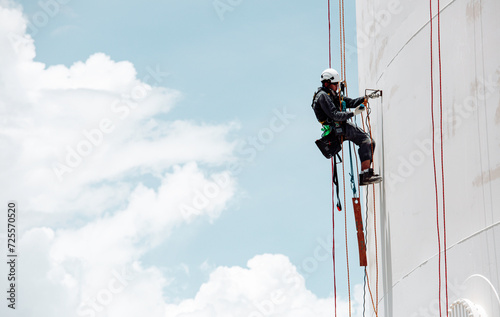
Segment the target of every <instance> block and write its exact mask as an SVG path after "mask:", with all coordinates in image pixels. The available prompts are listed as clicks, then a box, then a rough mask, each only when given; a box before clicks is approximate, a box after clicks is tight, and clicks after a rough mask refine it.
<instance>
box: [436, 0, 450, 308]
mask: <svg viewBox="0 0 500 317" xmlns="http://www.w3.org/2000/svg"><path fill="white" fill-rule="evenodd" d="M440 8H441V6H440V2H439V0H438V14H437V21H438V59H439V120H440V123H439V127H440V129H441V131H440V133H441V134H440V137H441V140H440V141H441V185H442V188H443V206H442V208H443V252H444V285H445V291H446V294H445V296H446V297H445V298H446V316H448V259H447V251H446V200H445V189H444V148H443V146H444V145H443V84H442V75H441V18H440V17H441V9H440Z"/></svg>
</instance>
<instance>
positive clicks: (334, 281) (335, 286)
mask: <svg viewBox="0 0 500 317" xmlns="http://www.w3.org/2000/svg"><path fill="white" fill-rule="evenodd" d="M331 161H332V175H333V173H334V171H333V170H334V168H335V164H334V162H333V158H332V159H331ZM334 187H335V184H334V183H333V178H332V228H333V243H332V257H333V298H334V301H335V317H337V275H336V274H335V190H334Z"/></svg>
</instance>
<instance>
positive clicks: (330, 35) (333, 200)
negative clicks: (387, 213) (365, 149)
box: [328, 0, 337, 317]
mask: <svg viewBox="0 0 500 317" xmlns="http://www.w3.org/2000/svg"><path fill="white" fill-rule="evenodd" d="M328 66H329V67H330V68H332V29H331V18H330V0H328ZM330 160H331V162H332V235H333V238H332V260H333V300H334V306H335V317H337V274H336V272H335V183H334V181H333V175H334V169H335V164H334V162H333V161H334V159H333V157H332V158H331V159H330Z"/></svg>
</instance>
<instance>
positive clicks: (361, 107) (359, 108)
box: [354, 105, 366, 116]
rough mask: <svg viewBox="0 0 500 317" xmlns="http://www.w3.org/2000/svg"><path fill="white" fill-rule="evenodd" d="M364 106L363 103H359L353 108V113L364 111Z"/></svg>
mask: <svg viewBox="0 0 500 317" xmlns="http://www.w3.org/2000/svg"><path fill="white" fill-rule="evenodd" d="M365 109H366V108H365V106H364V105H359V106H357V107H356V108H355V109H354V115H355V116H357V115H358V114H360V113H361V112H363V111H365Z"/></svg>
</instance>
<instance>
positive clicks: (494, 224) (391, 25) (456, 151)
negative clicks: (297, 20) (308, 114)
mask: <svg viewBox="0 0 500 317" xmlns="http://www.w3.org/2000/svg"><path fill="white" fill-rule="evenodd" d="M429 5H430V2H429V1H409V0H400V1H377V0H370V1H368V0H357V24H358V28H357V29H358V30H357V31H358V56H359V78H360V83H359V86H360V89H362V91H361V93H364V88H375V89H382V90H383V100H380V99H377V100H373V101H371V107H372V111H373V112H372V116H371V117H372V125H373V133H374V138H375V140H376V141H377V145H378V146H377V150H376V157H375V168H376V169H377V170H380V171H381V172H383V175H384V177H385V181H384V183H383V185H382V186H378V185H377V186H376V209H377V217H378V220H379V225H378V228H377V229H378V232H377V233H378V242H379V245H378V254H379V276H380V277H379V299H380V304H379V305H380V306H379V316H427V315H429V316H436V315H438V311H437V307H438V303H437V300H438V274H439V272H438V256H437V253H438V242H437V225H436V200H435V187H434V170H433V158H432V151H431V140H432V126H431V86H430V85H431V84H430V79H431V64H430V61H431V56H430V54H431V48H430V24H429V9H430V7H429ZM433 12H434V14H437V1H433ZM499 13H500V1H498V0H483V1H479V0H476V1H466V0H456V1H441V15H440V19H441V60H442V87H443V90H442V91H443V137H444V169H445V197H446V214H447V218H446V221H447V223H446V230H447V245H448V247H449V250H448V294H449V304H450V305H451V304H452V303H453V302H454V301H455V300H457V299H461V298H466V299H468V300H470V301H472V302H473V303H476V304H479V305H481V306H484V309H485V311H486V313H487V314H488V316H490V317H491V316H493V317H499V316H500V302H499V301H498V299H497V296H498V295H497V294H498V292H499V291H500V282H499V264H500V262H499V260H500V225H499V222H500V95H499V91H500V19H499V18H498V14H499ZM433 28H434V41H433V48H434V50H433V55H434V109H435V111H434V117H435V128H436V131H435V132H436V136H437V137H436V155H437V156H436V159H437V162H436V163H437V168H438V177H439V178H440V170H441V166H440V157H439V154H440V135H439V132H440V124H439V121H440V118H439V76H438V75H439V73H438V42H437V17H435V18H434V24H433ZM439 183H440V180H439ZM370 190H371V187H370ZM438 192H439V204H440V212H441V211H442V206H441V195H442V188H441V187H439V188H438ZM369 197H372V194H371V192H370V195H369ZM368 205H369V206H370V210H369V217H370V219H371V220H372V219H373V217H372V215H373V202H371V201H370V202H369V204H368ZM371 220H369V224H370V223H371ZM440 224H441V225H442V218H440ZM372 227H373V223H372V226H371V227H369V228H368V231H369V234H368V236H369V239H371V243H370V241H369V243H368V248H369V250H368V253H369V254H368V256H369V260H370V262H369V276H370V284H371V285H370V286H371V290H372V293H373V296H375V289H376V288H375V280H376V270H375V247H374V244H373V241H374V236H373V228H372ZM441 233H443V228H442V227H441ZM442 261H444V258H442ZM441 275H442V278H443V282H444V272H441ZM495 292H496V294H495ZM442 296H443V309H444V296H445V293H444V287H443V293H442ZM367 300H368V301H367V303H370V300H369V299H368V298H367ZM370 306H371V305H367V307H370Z"/></svg>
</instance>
